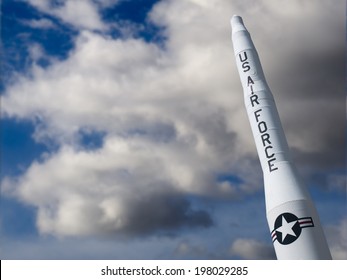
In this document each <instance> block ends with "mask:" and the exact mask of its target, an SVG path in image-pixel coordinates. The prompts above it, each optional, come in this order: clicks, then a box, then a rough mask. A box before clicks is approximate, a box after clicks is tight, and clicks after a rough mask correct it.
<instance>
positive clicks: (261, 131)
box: [258, 121, 267, 133]
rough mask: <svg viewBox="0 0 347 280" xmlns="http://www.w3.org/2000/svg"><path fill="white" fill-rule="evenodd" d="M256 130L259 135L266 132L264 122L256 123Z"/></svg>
mask: <svg viewBox="0 0 347 280" xmlns="http://www.w3.org/2000/svg"><path fill="white" fill-rule="evenodd" d="M258 129H259V132H260V133H264V132H266V131H267V126H266V122H264V121H261V122H260V123H258Z"/></svg>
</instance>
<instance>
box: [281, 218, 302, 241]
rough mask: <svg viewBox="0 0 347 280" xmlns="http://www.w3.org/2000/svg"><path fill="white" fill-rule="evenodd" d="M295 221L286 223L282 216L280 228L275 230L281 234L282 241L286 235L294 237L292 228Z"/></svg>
mask: <svg viewBox="0 0 347 280" xmlns="http://www.w3.org/2000/svg"><path fill="white" fill-rule="evenodd" d="M296 222H297V221H292V222H289V223H288V222H287V220H286V219H285V218H284V215H283V216H282V226H280V227H279V228H277V229H276V231H279V232H281V233H282V241H283V240H284V239H285V238H286V237H287V235H292V236H294V237H296V234H295V232H294V231H293V227H294V225H295V224H296Z"/></svg>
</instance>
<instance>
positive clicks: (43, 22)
mask: <svg viewBox="0 0 347 280" xmlns="http://www.w3.org/2000/svg"><path fill="white" fill-rule="evenodd" d="M23 23H24V24H26V25H28V26H30V27H32V28H39V29H50V28H54V27H55V24H54V23H53V22H52V21H51V20H49V19H46V18H41V19H32V20H27V21H23Z"/></svg>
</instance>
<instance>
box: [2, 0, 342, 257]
mask: <svg viewBox="0 0 347 280" xmlns="http://www.w3.org/2000/svg"><path fill="white" fill-rule="evenodd" d="M233 14H239V15H241V16H242V17H243V19H244V22H245V24H246V26H247V28H248V29H249V31H250V33H251V35H252V38H253V40H254V43H255V45H256V47H257V50H258V52H259V55H260V58H261V61H262V64H263V68H264V71H265V75H266V77H267V81H268V83H269V85H270V87H271V89H272V92H273V94H274V97H275V100H276V103H277V107H278V110H279V113H280V116H281V120H282V123H283V127H284V130H285V133H286V136H287V139H288V142H289V145H290V147H291V149H292V152H293V156H294V159H295V162H296V164H297V166H298V169H299V171H300V173H301V175H302V176H303V178H304V180H305V182H306V183H307V185H308V187H309V190H310V192H311V194H312V196H313V198H314V201H315V203H316V206H317V208H318V211H319V213H320V216H321V220H322V224H323V227H324V230H325V232H326V236H327V239H328V243H329V246H330V249H331V251H332V254H333V257H334V258H336V259H347V217H346V210H347V209H346V182H345V180H346V176H345V175H346V170H345V164H346V161H345V155H346V152H345V145H346V139H345V121H346V114H345V108H346V107H345V106H346V99H345V79H346V77H345V41H346V36H345V34H346V32H345V25H346V3H345V1H344V0H336V1H329V0H319V1H310V0H306V1H300V0H295V1H284V0H280V1H274V0H265V1H251V0H247V1H241V0H234V1H226V0H158V1H155V0H150V1H145V0H138V1H130V0H56V1H50V0H15V1H13V0H11V1H10V0H2V15H1V20H2V24H1V28H2V48H3V65H2V85H1V92H2V104H1V106H2V108H1V118H2V136H1V137H2V142H1V143H2V162H1V165H2V166H1V168H2V179H1V183H2V187H1V231H0V233H1V247H0V255H1V258H2V259H273V258H274V257H275V255H274V251H273V249H272V244H271V238H270V234H269V229H268V226H267V222H266V217H265V205H264V193H263V182H262V173H261V168H260V164H259V160H258V157H257V154H256V150H255V144H254V140H253V137H252V135H251V130H250V126H249V123H248V119H247V115H246V111H245V108H244V104H243V94H242V88H241V84H240V81H239V78H238V74H237V70H236V65H235V60H234V57H233V49H232V44H231V39H230V32H231V29H230V24H229V20H230V17H231V16H232V15H233Z"/></svg>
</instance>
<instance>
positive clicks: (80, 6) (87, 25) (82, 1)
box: [26, 0, 117, 30]
mask: <svg viewBox="0 0 347 280" xmlns="http://www.w3.org/2000/svg"><path fill="white" fill-rule="evenodd" d="M26 1H27V2H28V3H29V4H31V5H32V6H34V7H35V8H37V9H38V10H40V11H41V12H43V13H45V14H48V15H51V16H54V17H56V18H58V19H60V20H61V21H63V22H64V23H67V24H70V25H71V26H73V27H75V28H77V29H87V30H105V29H106V25H105V24H104V22H103V21H102V18H101V16H100V14H99V11H98V8H99V7H98V4H99V5H100V6H101V7H107V6H109V5H112V4H115V3H116V2H117V1H114V0H104V1H103V0H100V1H92V0H60V1H52V0H49V1H47V0H26Z"/></svg>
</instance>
